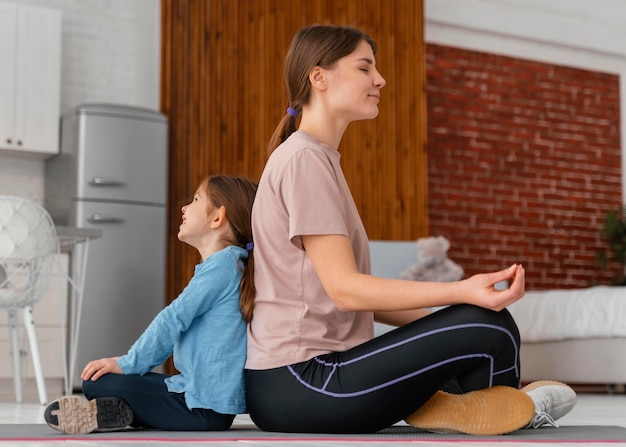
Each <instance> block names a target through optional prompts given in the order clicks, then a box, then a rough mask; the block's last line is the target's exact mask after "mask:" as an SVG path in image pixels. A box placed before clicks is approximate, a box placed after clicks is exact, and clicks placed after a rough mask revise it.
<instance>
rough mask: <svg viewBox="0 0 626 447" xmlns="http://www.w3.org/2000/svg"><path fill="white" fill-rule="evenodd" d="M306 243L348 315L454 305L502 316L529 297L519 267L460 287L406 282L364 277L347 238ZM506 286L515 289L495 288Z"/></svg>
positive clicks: (457, 284) (323, 238)
mask: <svg viewBox="0 0 626 447" xmlns="http://www.w3.org/2000/svg"><path fill="white" fill-rule="evenodd" d="M302 243H303V245H304V249H305V251H306V252H307V255H308V256H309V258H310V259H311V262H312V264H313V268H314V269H315V272H316V273H317V275H318V276H319V278H320V281H321V282H322V285H323V286H324V289H325V290H326V292H327V293H328V294H329V295H330V297H331V299H332V300H333V301H334V302H335V304H336V305H337V307H338V308H339V309H340V310H342V311H371V312H380V311H400V310H414V309H423V308H428V307H435V306H446V305H452V304H474V305H476V306H480V307H484V308H486V309H491V310H495V311H500V310H502V309H504V308H505V307H506V306H508V305H510V304H512V303H514V302H515V301H517V300H519V299H520V298H521V297H523V296H524V268H523V267H522V266H521V265H517V264H515V265H512V266H511V267H509V268H507V269H505V270H501V271H498V272H493V273H484V274H479V275H474V276H472V277H470V278H468V279H465V280H462V281H456V282H421V281H405V280H399V279H387V278H378V277H375V276H371V275H365V274H363V273H360V272H359V270H358V268H357V265H356V261H355V259H354V253H353V251H352V246H351V245H350V241H349V239H348V237H347V236H344V235H309V236H302ZM501 281H510V287H509V288H508V289H505V290H496V289H495V287H494V285H495V284H496V283H499V282H501ZM381 315H384V314H381ZM396 316H397V315H396Z"/></svg>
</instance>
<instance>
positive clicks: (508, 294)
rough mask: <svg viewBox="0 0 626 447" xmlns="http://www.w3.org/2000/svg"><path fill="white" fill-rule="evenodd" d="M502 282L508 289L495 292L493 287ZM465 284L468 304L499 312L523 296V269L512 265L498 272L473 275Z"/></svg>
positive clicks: (517, 265)
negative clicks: (468, 297) (467, 292)
mask: <svg viewBox="0 0 626 447" xmlns="http://www.w3.org/2000/svg"><path fill="white" fill-rule="evenodd" d="M502 281H507V282H508V283H509V288H508V289H504V290H496V288H495V285H496V284H497V283H499V282H502ZM465 282H466V284H467V285H468V290H469V291H470V293H469V296H470V304H475V305H477V306H480V307H484V308H486V309H491V310H495V311H501V310H502V309H504V308H505V307H507V306H508V305H510V304H513V303H514V302H516V301H517V300H519V299H520V298H522V297H523V296H524V290H525V272H524V267H522V266H521V265H519V264H513V265H512V266H511V267H509V268H508V269H505V270H500V271H499V272H494V273H483V274H478V275H474V276H472V277H470V278H468V279H466V280H465Z"/></svg>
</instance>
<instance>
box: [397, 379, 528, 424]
mask: <svg viewBox="0 0 626 447" xmlns="http://www.w3.org/2000/svg"><path fill="white" fill-rule="evenodd" d="M534 414H535V405H534V404H533V400H532V399H531V398H530V397H529V396H528V394H526V393H525V392H523V391H521V390H518V389H517V388H512V387H508V386H494V387H491V388H485V389H482V390H477V391H471V392H469V393H465V394H449V393H446V392H443V391H437V393H435V395H434V396H433V397H431V398H430V399H429V400H428V401H426V403H425V404H424V405H422V406H421V407H420V408H419V409H418V410H417V411H416V412H415V413H413V414H411V415H410V416H409V417H407V418H406V419H405V421H406V422H407V424H409V425H412V426H413V427H416V428H420V429H423V430H428V431H434V432H441V433H465V434H469V435H501V434H504V433H510V432H512V431H515V430H518V429H520V428H523V427H526V426H527V425H528V423H529V421H531V420H532V419H533V415H534Z"/></svg>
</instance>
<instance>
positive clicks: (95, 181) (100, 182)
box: [89, 177, 126, 186]
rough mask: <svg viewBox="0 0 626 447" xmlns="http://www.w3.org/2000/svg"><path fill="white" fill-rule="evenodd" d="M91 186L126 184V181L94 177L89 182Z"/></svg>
mask: <svg viewBox="0 0 626 447" xmlns="http://www.w3.org/2000/svg"><path fill="white" fill-rule="evenodd" d="M89 184H90V185H91V186H126V183H124V182H120V181H119V180H113V179H109V178H104V177H94V178H92V179H91V181H90V182H89Z"/></svg>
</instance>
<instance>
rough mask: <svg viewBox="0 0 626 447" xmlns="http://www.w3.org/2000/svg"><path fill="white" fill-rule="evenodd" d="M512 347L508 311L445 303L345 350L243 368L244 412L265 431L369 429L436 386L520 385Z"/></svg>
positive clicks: (396, 416) (516, 341) (405, 410)
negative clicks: (289, 362) (265, 366)
mask: <svg viewBox="0 0 626 447" xmlns="http://www.w3.org/2000/svg"><path fill="white" fill-rule="evenodd" d="M519 346H520V337H519V332H518V329H517V326H516V324H515V322H514V321H513V318H512V317H511V315H510V314H509V312H508V311H507V310H503V311H502V312H493V311H489V310H486V309H482V308H479V307H475V306H470V305H460V306H451V307H448V308H445V309H443V310H440V311H438V312H434V313H433V314H432V315H429V316H427V317H425V318H422V319H419V320H417V321H414V322H413V323H410V324H408V325H406V326H403V327H400V328H398V329H395V330H393V331H391V332H388V333H386V334H383V335H381V336H379V337H377V338H375V339H373V340H371V341H368V342H366V343H363V344H362V345H359V346H356V347H354V348H352V349H349V350H347V351H345V352H333V353H330V354H326V355H321V356H318V357H315V358H312V359H311V360H308V361H306V362H302V363H297V364H294V365H289V366H284V367H280V368H275V369H269V370H249V371H248V383H247V405H248V411H249V412H250V416H251V417H252V420H253V421H254V423H255V424H256V425H257V426H258V427H259V428H261V429H262V430H267V431H282V432H301V433H302V432H308V433H371V432H375V431H378V430H381V429H383V428H386V427H389V426H391V425H393V424H395V423H396V422H398V421H400V420H402V419H404V418H405V417H406V416H408V415H409V414H411V413H412V412H414V411H415V410H417V409H418V408H419V407H420V406H421V405H422V404H423V403H424V402H426V401H427V400H428V399H429V398H430V397H431V396H432V395H433V394H434V393H435V392H436V391H437V390H440V389H445V390H446V391H450V392H455V393H464V392H468V391H472V390H477V389H482V388H487V387H490V386H493V385H507V386H511V387H515V388H519V385H520V367H519Z"/></svg>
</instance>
